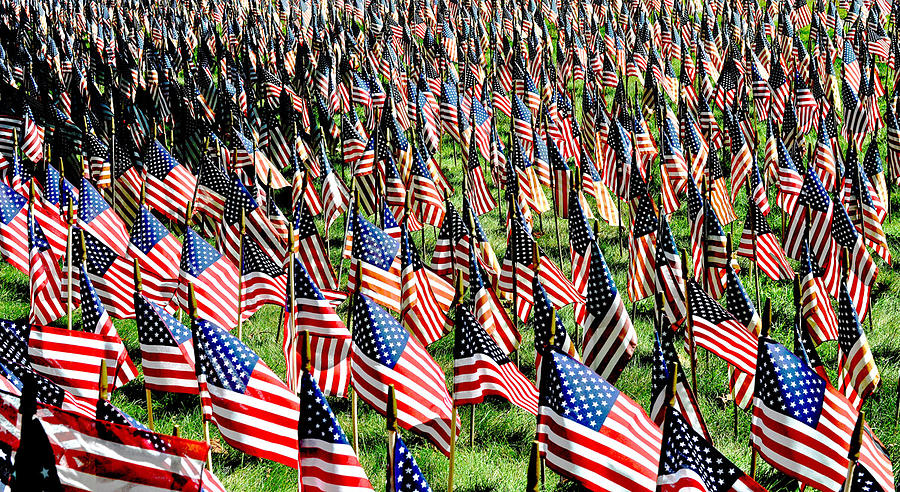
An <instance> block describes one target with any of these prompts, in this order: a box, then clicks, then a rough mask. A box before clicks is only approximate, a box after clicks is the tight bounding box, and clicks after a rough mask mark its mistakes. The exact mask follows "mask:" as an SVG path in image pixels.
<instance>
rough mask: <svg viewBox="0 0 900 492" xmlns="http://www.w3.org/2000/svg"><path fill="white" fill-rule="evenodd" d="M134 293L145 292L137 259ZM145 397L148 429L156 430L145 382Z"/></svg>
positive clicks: (136, 294) (148, 389) (150, 397)
mask: <svg viewBox="0 0 900 492" xmlns="http://www.w3.org/2000/svg"><path fill="white" fill-rule="evenodd" d="M134 291H135V297H137V296H140V295H141V294H142V291H143V285H142V282H141V264H140V262H139V261H138V259H137V258H135V259H134ZM144 395H145V397H146V400H147V427H149V428H150V430H151V431H152V430H154V427H155V426H154V422H153V394H152V393H151V391H150V388H148V387H147V381H146V380H145V381H144Z"/></svg>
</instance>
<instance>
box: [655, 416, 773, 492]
mask: <svg viewBox="0 0 900 492" xmlns="http://www.w3.org/2000/svg"><path fill="white" fill-rule="evenodd" d="M665 420H666V423H665V425H664V426H663V435H662V454H661V455H660V464H659V477H658V478H657V482H656V483H657V490H658V491H660V492H677V491H680V490H694V491H698V492H766V489H765V488H763V487H762V486H761V485H759V484H758V483H756V481H755V480H753V479H752V478H750V476H748V475H747V474H746V473H744V472H743V471H741V469H740V468H738V467H737V466H735V465H734V463H732V462H731V461H729V460H728V458H726V457H725V455H723V454H722V452H721V451H719V450H718V449H716V448H714V447H713V446H712V444H711V443H710V441H709V438H708V437H704V436H703V435H701V434H699V433H698V432H697V431H696V430H694V429H692V428H691V426H690V425H689V423H688V421H687V420H686V419H685V418H684V417H683V416H682V414H681V412H679V411H678V410H677V409H675V408H672V407H668V409H667V411H666V414H665Z"/></svg>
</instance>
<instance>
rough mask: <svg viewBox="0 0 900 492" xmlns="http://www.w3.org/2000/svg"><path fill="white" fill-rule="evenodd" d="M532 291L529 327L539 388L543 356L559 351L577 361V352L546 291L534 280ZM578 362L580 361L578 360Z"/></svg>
mask: <svg viewBox="0 0 900 492" xmlns="http://www.w3.org/2000/svg"><path fill="white" fill-rule="evenodd" d="M532 288H533V289H534V301H535V303H534V313H533V314H532V316H531V321H530V324H531V327H532V329H533V330H534V352H535V357H534V367H535V373H536V375H537V377H536V380H537V387H538V388H540V387H541V376H542V375H543V371H542V370H541V362H542V361H543V356H544V355H545V354H546V353H547V352H550V351H551V350H559V351H560V352H563V353H565V354H567V355H569V356H570V357H574V358H576V359H578V351H577V350H576V349H575V344H574V343H573V342H572V337H571V336H570V335H569V331H568V330H566V326H565V325H564V324H563V322H562V318H561V317H560V316H559V313H557V312H556V310H555V309H553V304H551V302H550V298H549V297H548V296H547V291H546V290H545V289H544V286H543V285H541V282H540V280H539V279H537V278H535V279H534V283H533V284H532ZM579 360H580V359H579Z"/></svg>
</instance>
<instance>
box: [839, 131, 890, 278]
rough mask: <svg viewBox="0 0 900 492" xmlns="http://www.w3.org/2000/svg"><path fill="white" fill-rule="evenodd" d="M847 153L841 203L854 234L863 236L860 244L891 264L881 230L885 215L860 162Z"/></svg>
mask: <svg viewBox="0 0 900 492" xmlns="http://www.w3.org/2000/svg"><path fill="white" fill-rule="evenodd" d="M851 148H852V146H851ZM850 153H851V154H852V157H851V156H848V158H847V159H846V160H845V165H846V172H845V174H844V183H843V187H842V189H841V202H842V203H844V205H845V206H846V207H847V212H848V213H849V214H850V216H851V217H853V219H854V221H853V223H854V225H855V226H856V229H857V231H859V233H860V234H862V235H863V240H864V241H865V242H866V243H867V244H868V245H869V246H871V247H872V250H873V251H875V253H876V254H877V255H878V256H881V257H882V258H883V259H884V261H886V262H887V263H889V264H890V263H891V252H890V249H889V248H888V245H887V237H886V236H885V234H884V228H883V227H882V225H881V224H882V222H883V221H884V218H885V217H886V216H887V211H886V210H885V207H884V205H883V204H882V202H881V200H880V199H879V198H878V194H877V193H876V192H875V188H874V186H872V184H871V182H870V181H869V180H868V178H867V177H866V173H865V171H864V170H863V168H862V166H861V165H860V163H859V160H858V159H856V156H855V151H853V150H850Z"/></svg>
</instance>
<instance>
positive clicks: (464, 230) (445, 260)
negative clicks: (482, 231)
mask: <svg viewBox="0 0 900 492" xmlns="http://www.w3.org/2000/svg"><path fill="white" fill-rule="evenodd" d="M446 209H447V211H446V214H445V215H444V221H443V223H441V228H440V229H439V230H438V235H437V238H435V242H434V253H433V254H432V255H431V268H432V270H433V271H434V272H435V273H437V274H438V275H441V276H442V277H445V278H451V277H452V276H453V266H454V255H455V251H456V250H457V249H463V251H465V248H464V245H463V238H465V237H466V236H467V235H468V234H469V228H468V227H467V225H466V223H465V222H464V221H463V218H462V216H461V215H460V214H459V212H458V211H457V210H456V207H454V206H453V204H452V203H450V202H449V201H448V202H447V206H446Z"/></svg>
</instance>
